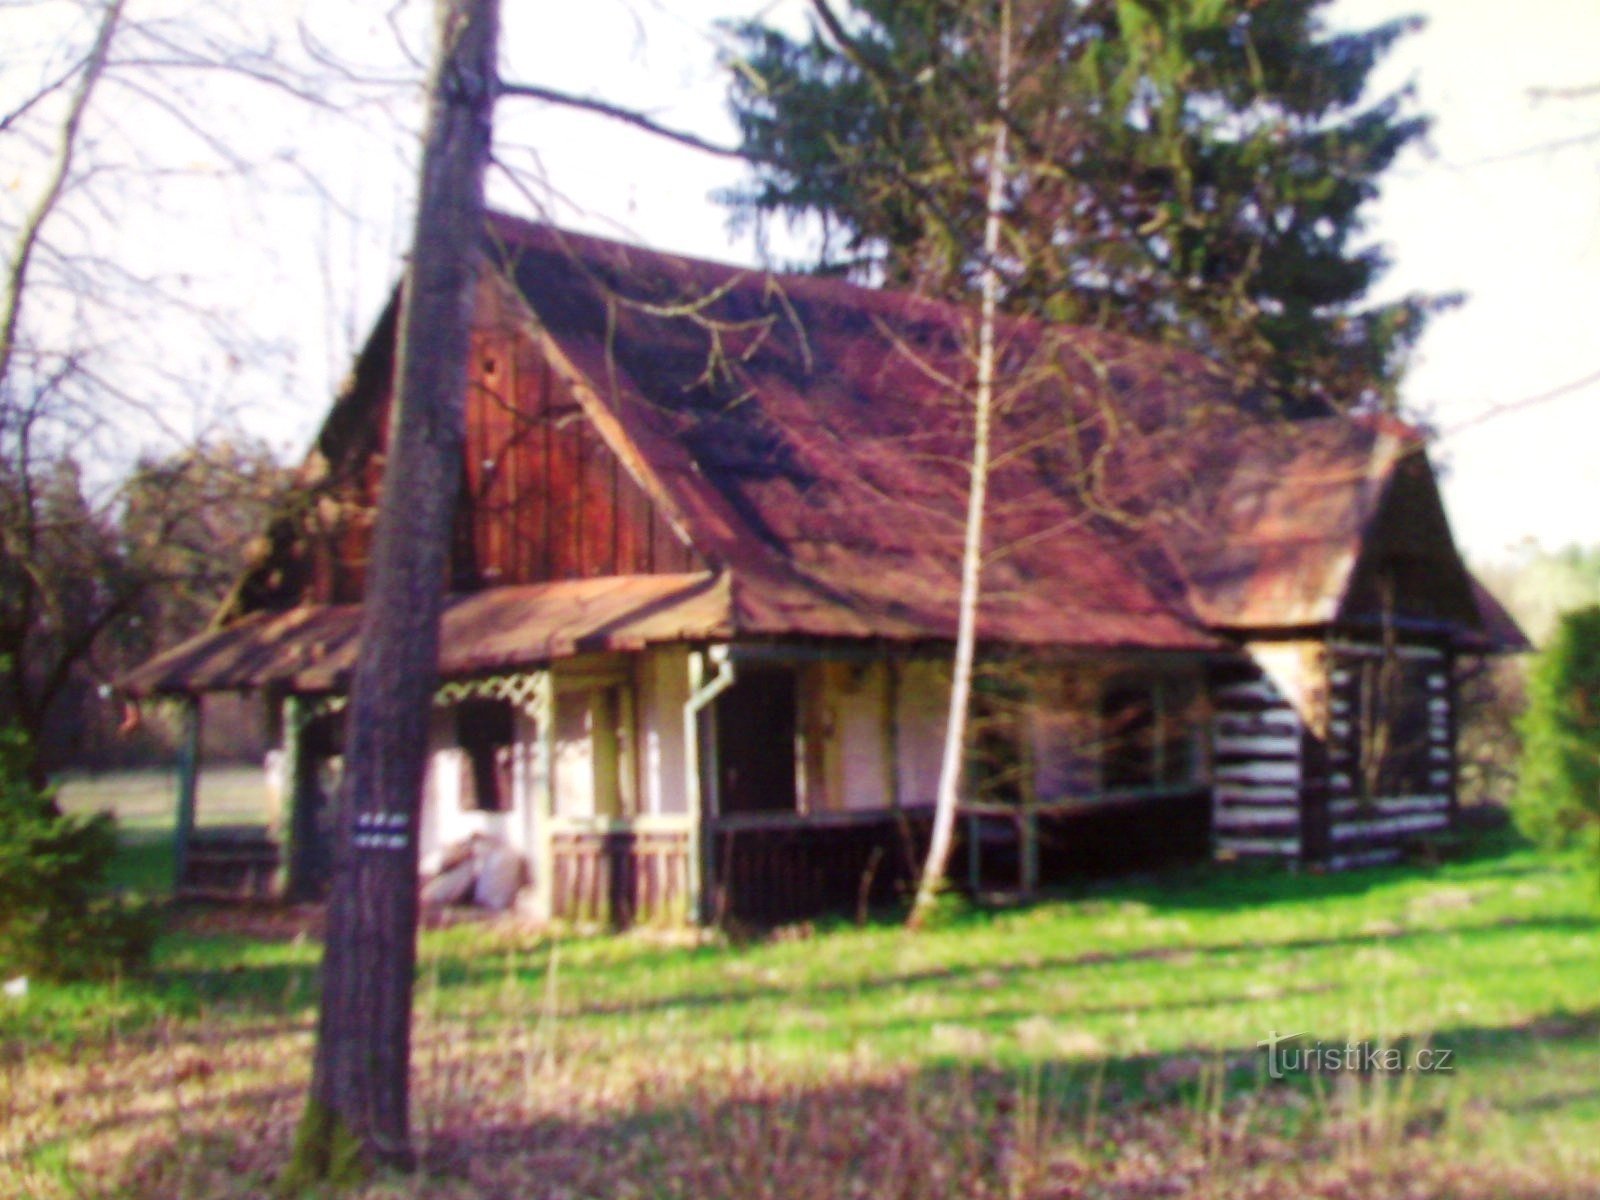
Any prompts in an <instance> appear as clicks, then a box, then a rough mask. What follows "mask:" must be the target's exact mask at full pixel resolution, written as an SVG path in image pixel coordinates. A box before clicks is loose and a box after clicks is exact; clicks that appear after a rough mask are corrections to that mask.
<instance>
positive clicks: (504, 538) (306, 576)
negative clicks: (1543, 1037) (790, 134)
mask: <svg viewBox="0 0 1600 1200" xmlns="http://www.w3.org/2000/svg"><path fill="white" fill-rule="evenodd" d="M973 326H974V318H973V316H972V314H970V313H968V312H966V311H963V310H961V309H959V308H955V307H951V306H947V305H943V304H939V303H934V302H931V301H925V300H921V299H917V298H914V297H911V296H907V295H900V294H895V293H890V292H884V291H875V290H869V289H863V288H859V287H854V286H851V285H848V284H845V283H842V282H839V281H837V280H828V279H819V278H811V277H797V276H780V275H772V274H768V273H764V272H760V271H755V270H749V269H741V268H734V267H728V266H720V265H713V264H710V263H705V262H698V261H691V260H687V259H682V258H677V257H672V256H668V255H664V254H659V253H654V252H650V251H645V250H641V249H638V248H636V247H631V246H626V245H620V244H616V243H612V242H607V241H602V240H598V239H594V238H589V237H583V236H577V235H573V234H567V233H562V232H560V231H557V230H554V229H550V228H547V227H543V226H536V225H531V224H526V223H523V222H520V221H517V220H513V219H510V218H506V217H496V218H494V219H493V220H492V222H491V226H490V234H489V237H488V238H487V239H486V244H485V253H484V268H483V274H482V283H481V286H480V295H479V301H478V310H477V318H476V332H475V335H474V340H473V348H472V363H471V385H470V392H469V395H468V398H467V442H466V457H465V463H464V470H463V475H462V484H461V495H460V503H459V509H458V518H457V524H456V537H455V547H454V554H453V559H452V564H451V578H450V580H449V581H448V584H447V586H448V591H449V598H448V601H447V608H446V615H445V617H444V628H443V637H442V645H441V651H440V678H441V683H440V687H439V691H438V693H437V700H436V708H435V716H434V721H433V726H432V734H431V737H432V758H431V767H430V770H429V775H428V783H427V792H426V799H425V805H424V814H423V820H422V825H421V830H420V836H421V847H420V849H421V853H422V856H423V859H424V862H425V863H427V862H429V861H430V860H431V859H436V858H437V856H438V854H439V853H440V852H441V851H443V850H444V849H445V848H446V847H448V846H451V845H454V844H456V843H459V842H461V841H463V840H464V839H466V838H468V837H470V836H471V835H474V834H477V835H481V836H483V837H486V838H492V839H495V840H496V841H497V842H498V843H500V844H502V845H504V846H506V847H509V848H510V849H511V850H512V851H514V852H515V853H516V854H517V855H518V856H520V858H521V860H522V862H523V863H524V864H525V868H524V869H525V871H526V877H527V879H528V881H529V886H530V887H531V889H532V891H531V894H532V897H533V903H534V904H535V905H536V907H537V909H538V911H539V912H541V913H543V914H546V915H549V916H551V917H555V918H574V919H594V920H601V919H603V920H609V921H613V922H619V923H621V922H627V921H631V920H635V919H640V918H643V917H647V916H648V917H653V918H661V919H683V918H686V917H687V918H690V919H698V920H715V919H718V918H720V917H722V916H725V915H731V916H736V917H739V918H742V919H753V920H760V921H776V920H785V919H791V918H797V917H803V916H807V915H810V914H812V913H816V912H820V911H826V910H838V909H847V910H848V909H853V908H854V907H856V906H857V905H860V904H866V903H871V902H876V901H881V900H884V899H886V898H889V897H891V896H893V895H894V894H895V892H896V890H897V889H899V888H901V887H903V885H904V883H905V882H906V880H907V879H908V877H909V875H910V872H911V871H912V870H913V868H914V867H915V865H916V859H917V855H918V853H919V850H920V846H921V844H922V842H923V841H924V840H925V837H926V831H927V828H928V824H929V820H930V816H931V805H932V801H933V796H934V788H935V783H936V775H937V771H938V762H939V755H940V750H941V740H942V737H943V722H944V711H945V706H946V703H947V696H948V690H949V667H948V660H949V656H950V647H951V642H952V640H953V634H954V629H955V624H956V597H957V590H958V573H959V560H960V544H961V537H962V531H963V525H962V522H963V516H964V510H965V502H966V488H967V461H968V455H969V453H970V446H971V437H972V426H971V413H970V399H969V397H970V382H971V378H972V375H973V368H972V362H971V360H972V355H971V352H970V348H971V346H972V344H973V343H974V340H975V339H974V333H975V330H974V328H973ZM394 328H395V309H394V307H393V306H391V308H390V310H389V312H388V313H387V314H386V315H385V316H384V317H383V318H382V319H381V320H380V322H379V324H378V327H377V329H376V330H375V331H374V333H373V335H372V337H371V339H370V341H369V342H368V344H367V346H366V348H365V350H364V352H363V353H362V355H361V357H360V359H359V362H358V363H357V366H356V370H355V373H354V376H353V379H352V381H351V382H350V384H349V385H348V387H347V389H346V390H345V392H344V393H343V394H342V395H341V396H340V398H339V399H338V401H337V403H336V404H335V406H334V408H333V410H332V412H331V414H330V415H329V417H328V419H327V422H326V424H325V426H324V428H323V430H322V433H321V434H320V436H319V438H318V440H317V444H316V447H315V449H314V450H313V452H312V454H311V455H310V458H309V460H308V462H307V464H306V466H305V469H304V479H303V482H304V485H305V486H304V489H303V492H302V497H303V502H302V503H301V504H300V505H299V506H298V507H296V508H295V510H294V511H292V512H288V513H286V514H285V515H284V516H283V518H282V519H281V520H279V521H278V522H277V523H276V524H275V526H274V527H273V529H272V530H271V531H270V537H269V538H268V539H266V541H267V542H270V546H268V547H267V548H265V549H264V550H263V552H262V554H261V555H260V557H259V561H258V564H257V565H256V566H255V567H254V569H252V570H251V571H250V573H249V574H248V576H247V578H245V579H244V580H243V581H242V582H241V584H240V586H239V588H238V589H237V592H236V594H235V596H234V597H233V599H232V600H231V601H230V603H229V605H228V607H227V608H226V610H225V611H224V612H223V613H222V614H221V616H220V618H219V621H218V622H217V624H216V627H215V628H214V629H213V630H212V631H211V632H208V633H205V634H203V635H201V636H200V637H197V638H195V639H193V640H191V641H189V642H187V643H185V644H183V645H180V646H178V647H176V648H174V649H172V650H170V651H168V652H166V653H164V654H162V655H160V656H159V657H157V658H155V659H154V660H152V661H151V662H149V663H148V664H146V665H145V666H143V667H141V668H140V669H139V670H137V671H136V672H134V673H133V674H132V675H131V676H130V677H129V678H128V679H126V680H125V681H124V688H125V690H126V691H127V692H128V693H129V694H131V695H133V696H136V697H141V698H160V697H167V698H177V699H179V700H181V701H183V702H184V703H187V704H190V705H194V704H197V703H198V701H199V699H200V698H201V697H202V696H204V695H205V694H206V693H210V692H215V691H222V690H228V691H233V690H242V691H251V692H255V693H258V694H259V695H261V696H263V697H264V698H265V699H266V701H267V704H268V707H269V709H270V711H271V712H272V713H273V714H274V716H275V718H276V720H277V723H278V727H279V728H280V730H281V746H282V755H283V762H284V778H285V780H286V783H285V788H284V790H285V792H286V793H287V796H288V800H287V802H286V805H285V816H284V819H283V820H282V822H281V830H280V836H281V838H282V840H283V841H284V842H285V843H286V845H287V852H286V853H285V854H284V856H283V862H284V871H283V875H282V879H281V882H282V884H283V885H284V886H286V887H287V888H288V890H289V891H290V892H292V893H295V894H305V893H309V892H314V891H315V890H316V888H317V886H318V881H319V879H322V878H324V877H325V875H326V872H327V871H328V870H329V868H330V864H331V863H332V862H333V861H334V860H335V858H336V856H337V853H338V850H337V847H336V846H335V844H334V841H335V831H336V829H337V824H336V822H333V821H332V820H331V815H330V814H331V812H332V807H333V805H334V803H335V800H334V797H335V796H336V792H337V788H336V784H335V778H336V775H337V763H338V755H339V753H340V745H341V736H340V730H339V724H340V719H339V714H340V710H341V708H342V706H343V704H344V699H345V690H344V689H345V688H346V686H347V682H348V680H349V678H350V674H351V670H352V666H353V662H354V650H355V647H354V641H355V637H356V630H357V624H358V619H357V617H358V605H359V603H360V600H361V594H362V586H363V580H364V575H365V572H366V569H367V563H368V554H369V547H370V543H371V528H372V520H373V514H374V511H375V501H376V492H377V488H378V483H379V478H380V475H381V472H382V466H383V456H384V441H385V431H386V425H387V418H388V413H389V404H390V389H391V378H392V365H393V345H394ZM999 374H1000V378H999V385H1000V386H999V395H998V411H997V417H996V424H995V431H994V437H993V448H994V466H993V472H992V477H991V484H990V486H991V493H990V494H991V504H990V508H989V517H988V537H987V558H986V563H985V569H984V582H983V586H984V594H983V601H982V608H981V616H980V620H979V637H980V643H981V653H982V658H983V662H984V666H985V670H984V673H983V677H982V680H981V681H980V686H979V689H978V693H977V698H976V701H975V705H974V720H975V733H974V736H973V738H972V752H971V765H970V769H969V778H968V786H967V789H966V800H965V803H964V805H963V809H962V813H961V817H962V819H961V821H960V822H959V828H960V836H961V839H962V841H961V846H960V848H959V850H958V854H957V856H956V863H957V867H956V873H957V875H958V877H959V881H960V882H963V883H966V884H969V885H971V886H974V887H1008V888H1010V887H1022V888H1024V889H1026V888H1031V887H1033V886H1036V885H1037V884H1039V883H1041V882H1048V881H1051V880H1059V879H1062V878H1064V877H1067V876H1069V875H1072V874H1075V873H1082V872H1092V871H1108V870H1114V869H1122V868H1126V867H1129V866H1133V865H1138V864H1147V863H1152V862H1156V861H1161V860H1165V859H1171V858H1182V857H1197V856H1203V855H1207V854H1212V853H1216V854H1225V855H1269V856H1273V857H1277V858H1281V859H1285V860H1289V861H1298V862H1307V863H1318V864H1326V865H1328V866H1330V867H1340V866H1349V865H1355V864H1360V863H1367V862H1376V861H1381V860H1384V859H1390V858H1394V857H1396V856H1398V855H1399V854H1401V853H1402V852H1403V851H1404V849H1405V848H1406V847H1407V846H1408V845H1409V844H1411V843H1412V842H1414V841H1416V840H1417V839H1418V838H1420V837H1425V836H1427V835H1429V834H1431V833H1436V832H1438V831H1440V830H1443V829H1445V828H1447V827H1448V826H1449V824H1450V822H1451V820H1452V816H1453V814H1454V811H1455V786H1454V784H1455V763H1454V742H1455V728H1456V721H1457V713H1456V707H1455V703H1456V702H1455V687H1454V678H1455V666H1456V662H1457V660H1458V658H1459V657H1460V656H1462V655H1476V654H1484V653H1491V652H1495V651H1500V650H1506V649H1514V648H1517V647H1519V646H1520V645H1521V644H1522V642H1521V635H1520V634H1519V633H1518V632H1517V631H1516V628H1515V626H1514V625H1513V624H1512V623H1511V622H1510V621H1509V619H1508V618H1507V617H1506V615H1505V614H1504V612H1503V611H1502V610H1501V609H1500V608H1499V606H1498V605H1496V604H1495V602H1494V601H1493V600H1492V599H1491V598H1490V597H1489V596H1488V595H1487V594H1486V593H1485V592H1484V591H1483V590H1482V589H1481V588H1480V587H1478V585H1477V584H1476V583H1475V581H1474V580H1473V579H1472V578H1471V576H1470V575H1469V574H1468V572H1467V571H1466V569H1465V568H1464V566H1463V565H1462V562H1461V559H1460V557H1459V555H1458V553H1457V551H1456V548H1455V546H1454V543H1453V541H1452V539H1451V535H1450V530H1449V527H1448V525H1447V523H1446V520H1445V515H1444V511H1443V508H1442V506H1441V504H1440V500H1439V495H1438V489H1437V486H1436V483H1435V480H1434V476H1433V472H1432V470H1431V468H1430V466H1429V463H1428V459H1427V455H1426V451H1425V449H1424V445H1423V439H1422V438H1421V437H1420V436H1419V435H1418V434H1417V433H1416V432H1415V431H1413V430H1411V429H1409V428H1408V427H1406V426H1405V425H1403V424H1401V423H1399V422H1397V421H1395V420H1393V419H1390V418H1384V417H1353V418H1352V417H1332V416H1330V417H1325V418H1319V419H1312V420H1296V421H1289V420H1286V419H1283V418H1281V417H1279V416H1277V415H1275V413H1274V410H1273V405H1272V403H1271V398H1270V397H1262V396H1259V395H1252V394H1247V393H1244V392H1241V390H1240V389H1238V388H1237V387H1236V386H1235V385H1234V384H1233V382H1232V381H1231V380H1230V379H1229V378H1227V377H1226V376H1225V375H1223V374H1222V373H1221V372H1220V371H1219V370H1218V368H1216V367H1215V366H1214V365H1213V364H1211V363H1209V362H1207V361H1205V360H1203V359H1201V358H1198V357H1195V356H1193V355H1189V354H1185V353H1180V352H1176V351H1172V350H1168V349H1164V348H1159V347H1154V346H1151V345H1148V344H1145V343H1140V342H1136V341H1131V340H1128V339H1125V338H1120V337H1114V336H1111V335H1108V334H1104V333H1099V332H1094V331H1089V330H1082V329H1071V328H1059V327H1051V326H1048V325H1042V324H1037V323H1030V322H1021V321H1018V322H1009V323H1006V324H1005V325H1003V327H1002V329H1001V335H1000V370H999ZM189 795H190V796H191V798H192V789H191V791H190V792H189ZM187 811H188V812H190V813H191V814H192V803H191V804H190V805H189V806H188V809H187ZM202 849H203V847H202V846H201V845H200V844H199V843H195V849H194V850H193V852H192V853H191V855H190V869H191V874H196V873H198V872H199V870H200V868H201V866H203V863H204V860H205V859H204V855H203V854H202V852H201V851H202Z"/></svg>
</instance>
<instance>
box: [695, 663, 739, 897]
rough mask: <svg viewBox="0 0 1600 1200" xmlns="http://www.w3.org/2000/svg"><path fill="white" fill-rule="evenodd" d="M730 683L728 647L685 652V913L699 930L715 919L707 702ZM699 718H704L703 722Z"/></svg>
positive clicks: (711, 712)
mask: <svg viewBox="0 0 1600 1200" xmlns="http://www.w3.org/2000/svg"><path fill="white" fill-rule="evenodd" d="M708 662H714V663H715V664H716V671H715V673H714V674H713V673H708V672H707V671H706V664H707V663H708ZM733 680H734V669H733V658H732V656H731V654H730V653H729V650H728V648H727V647H725V646H724V647H715V646H714V647H712V648H711V649H709V650H694V651H691V652H690V654H689V698H688V699H687V700H686V701H684V705H683V742H684V774H685V775H686V779H685V780H684V782H685V784H686V787H687V791H688V795H689V880H688V884H689V896H688V899H689V904H688V911H689V919H690V920H691V921H694V922H695V923H696V924H698V925H709V924H711V921H712V919H713V918H714V917H715V916H716V913H715V912H714V911H713V910H714V907H715V897H714V892H715V890H716V889H715V887H714V883H715V877H716V876H715V870H714V866H713V863H714V858H715V854H716V847H715V846H714V845H712V844H711V832H712V831H711V822H712V819H713V818H714V817H715V816H716V813H717V809H718V804H717V792H716V788H717V762H716V754H717V750H716V746H717V739H716V716H717V713H716V709H715V708H713V707H711V702H712V701H713V700H715V699H716V698H717V697H718V696H720V695H721V694H722V693H723V692H725V691H726V690H727V689H728V688H730V687H732V686H733ZM702 713H704V714H706V720H705V722H704V723H702V722H701V720H700V717H701V714H702ZM708 759H709V760H710V761H709V762H708V761H707V760H708Z"/></svg>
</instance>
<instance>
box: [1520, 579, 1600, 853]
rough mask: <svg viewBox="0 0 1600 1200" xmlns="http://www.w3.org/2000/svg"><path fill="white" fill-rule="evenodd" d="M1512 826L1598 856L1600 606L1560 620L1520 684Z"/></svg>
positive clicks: (1539, 838) (1554, 845)
mask: <svg viewBox="0 0 1600 1200" xmlns="http://www.w3.org/2000/svg"><path fill="white" fill-rule="evenodd" d="M1522 739H1523V750H1522V766H1521V770H1520V772H1519V775H1518V780H1517V795H1516V803H1515V812H1516V818H1517V825H1518V826H1519V827H1520V828H1521V829H1522V831H1523V832H1524V833H1526V834H1527V835H1528V836H1529V837H1531V838H1533V839H1534V840H1535V841H1537V842H1539V843H1540V844H1542V845H1545V846H1549V847H1552V848H1561V847H1568V846H1575V845H1581V846H1584V847H1586V848H1587V849H1588V850H1590V851H1591V852H1593V853H1595V854H1597V855H1600V605H1591V606H1590V607H1588V608H1581V609H1577V610H1576V611H1573V612H1569V613H1565V614H1563V615H1562V617H1561V619H1560V621H1559V623H1558V624H1557V626H1556V630H1555V633H1554V634H1553V635H1552V636H1551V638H1550V641H1549V643H1548V644H1547V645H1546V646H1545V648H1544V650H1543V651H1542V652H1541V653H1540V655H1539V657H1538V659H1537V660H1536V661H1535V662H1534V665H1533V670H1532V671H1531V672H1530V673H1529V676H1528V711H1527V713H1526V715H1524V717H1523V719H1522Z"/></svg>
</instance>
